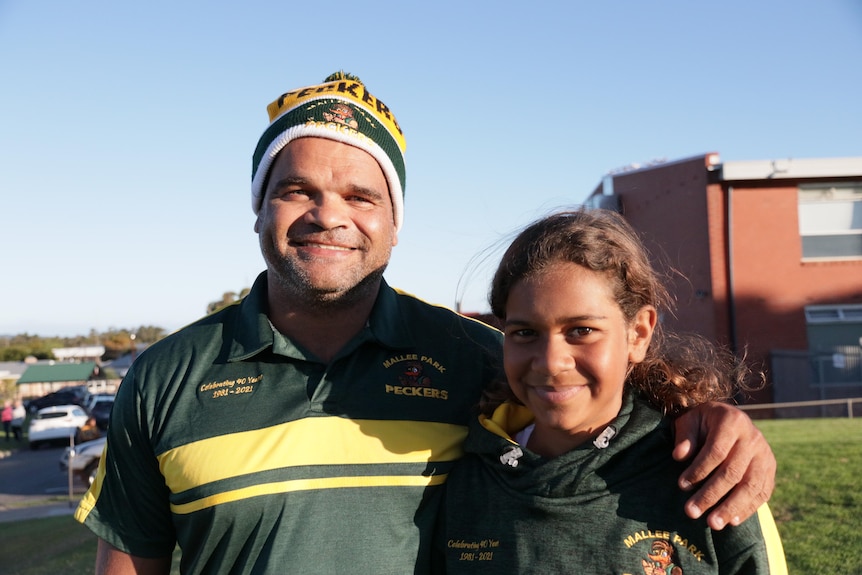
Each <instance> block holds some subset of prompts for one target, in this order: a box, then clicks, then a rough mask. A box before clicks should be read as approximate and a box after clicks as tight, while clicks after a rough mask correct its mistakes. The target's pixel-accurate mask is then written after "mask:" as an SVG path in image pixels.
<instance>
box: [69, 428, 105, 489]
mask: <svg viewBox="0 0 862 575" xmlns="http://www.w3.org/2000/svg"><path fill="white" fill-rule="evenodd" d="M104 449H105V438H104V437H100V438H99V439H94V440H93V441H85V442H84V443H81V444H79V445H76V446H75V447H67V448H66V450H65V451H64V452H63V455H62V456H61V457H60V469H61V470H62V471H68V470H69V468H70V467H71V468H72V473H74V474H75V475H77V476H78V477H79V478H80V479H81V481H83V482H84V483H85V484H87V485H92V484H93V481H95V479H96V472H97V471H98V469H99V459H101V457H102V451H104Z"/></svg>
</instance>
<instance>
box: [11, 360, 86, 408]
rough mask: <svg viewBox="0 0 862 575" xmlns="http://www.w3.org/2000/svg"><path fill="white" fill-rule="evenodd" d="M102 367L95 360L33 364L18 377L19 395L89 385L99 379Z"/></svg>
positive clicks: (24, 395)
mask: <svg viewBox="0 0 862 575" xmlns="http://www.w3.org/2000/svg"><path fill="white" fill-rule="evenodd" d="M100 373H101V369H100V368H99V366H98V365H97V364H96V362H95V361H84V362H80V363H50V364H37V365H31V366H29V367H28V368H27V370H26V371H25V372H24V373H23V374H21V377H19V378H18V381H17V384H16V385H17V386H18V397H19V398H21V399H30V398H35V397H42V396H43V395H45V394H47V393H51V392H52V391H57V390H58V389H60V388H63V387H68V386H70V385H87V386H88V387H89V382H90V381H91V380H94V379H98V378H99V375H100Z"/></svg>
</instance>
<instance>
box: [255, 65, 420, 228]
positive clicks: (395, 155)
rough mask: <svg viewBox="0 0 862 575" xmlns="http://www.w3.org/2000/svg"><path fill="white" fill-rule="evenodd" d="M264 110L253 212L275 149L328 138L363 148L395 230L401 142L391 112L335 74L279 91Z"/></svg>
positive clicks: (399, 213)
mask: <svg viewBox="0 0 862 575" xmlns="http://www.w3.org/2000/svg"><path fill="white" fill-rule="evenodd" d="M266 111H267V112H268V113H269V121H270V124H269V127H268V128H267V129H266V130H265V131H264V132H263V135H262V136H261V137H260V140H259V141H258V143H257V148H256V149H255V151H254V157H253V159H252V171H251V207H252V209H253V210H254V213H255V214H257V213H258V211H259V210H260V206H261V203H262V202H263V196H264V193H265V191H266V190H265V189H264V186H265V184H266V180H267V176H268V175H269V171H270V169H271V168H272V164H273V163H274V162H275V157H276V156H277V155H278V153H279V152H280V151H281V150H282V149H283V148H284V147H285V146H286V145H287V144H288V143H289V142H290V141H291V140H295V139H297V138H304V137H316V138H329V139H330V140H335V141H337V142H343V143H345V144H349V145H351V146H355V147H357V148H360V149H362V150H365V151H366V152H368V153H369V154H371V155H372V156H373V157H374V159H375V160H377V163H378V164H380V167H381V168H382V169H383V174H384V176H386V182H387V183H388V184H389V195H390V197H391V199H392V213H393V215H394V218H395V229H396V230H399V229H401V223H402V221H403V219H404V186H405V175H406V174H405V170H404V150H405V149H406V147H407V144H406V142H405V141H404V135H403V134H402V133H401V128H400V127H399V126H398V122H397V121H396V120H395V116H393V115H392V112H390V111H389V108H388V107H387V106H386V105H385V104H384V103H383V102H381V101H380V100H378V99H377V98H375V97H374V96H372V95H371V94H370V93H369V92H368V90H367V89H366V88H365V85H364V84H363V83H362V81H361V80H360V79H359V78H357V77H356V76H353V75H351V74H346V73H344V72H336V73H335V74H332V75H331V76H329V77H328V78H326V80H324V82H323V84H319V85H317V86H308V87H307V88H299V89H296V90H292V91H290V92H287V93H285V94H282V95H281V96H279V97H278V99H277V100H275V101H274V102H273V103H271V104H270V105H269V106H267V107H266Z"/></svg>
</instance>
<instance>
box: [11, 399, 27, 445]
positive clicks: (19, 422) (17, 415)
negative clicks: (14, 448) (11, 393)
mask: <svg viewBox="0 0 862 575" xmlns="http://www.w3.org/2000/svg"><path fill="white" fill-rule="evenodd" d="M26 418H27V410H26V409H25V408H24V404H23V403H22V402H21V400H20V399H19V400H17V401H15V407H13V408H12V435H14V436H15V440H16V441H21V439H22V438H23V437H24V420H25V419H26Z"/></svg>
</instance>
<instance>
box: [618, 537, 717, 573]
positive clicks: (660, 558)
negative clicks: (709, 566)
mask: <svg viewBox="0 0 862 575" xmlns="http://www.w3.org/2000/svg"><path fill="white" fill-rule="evenodd" d="M623 543H625V546H626V547H628V548H632V547H635V546H638V547H639V548H640V547H643V554H644V556H645V557H644V558H642V559H641V565H640V567H641V568H640V569H636V570H635V572H636V573H643V574H644V575H684V574H683V569H682V567H681V566H680V560H679V554H680V553H683V554H685V555H686V556H688V554H691V557H692V558H694V560H695V561H697V562H700V561H703V559H704V552H703V551H701V550H700V549H698V548H697V546H696V545H694V544H690V543H689V542H688V539H686V538H685V537H683V536H682V535H680V534H678V533H673V532H670V531H659V530H656V531H653V530H651V529H648V530H642V531H638V532H636V533H634V534H632V535H629V536H627V537H626V538H625V539H624V540H623ZM647 544H648V545H649V546H648V547H647Z"/></svg>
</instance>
